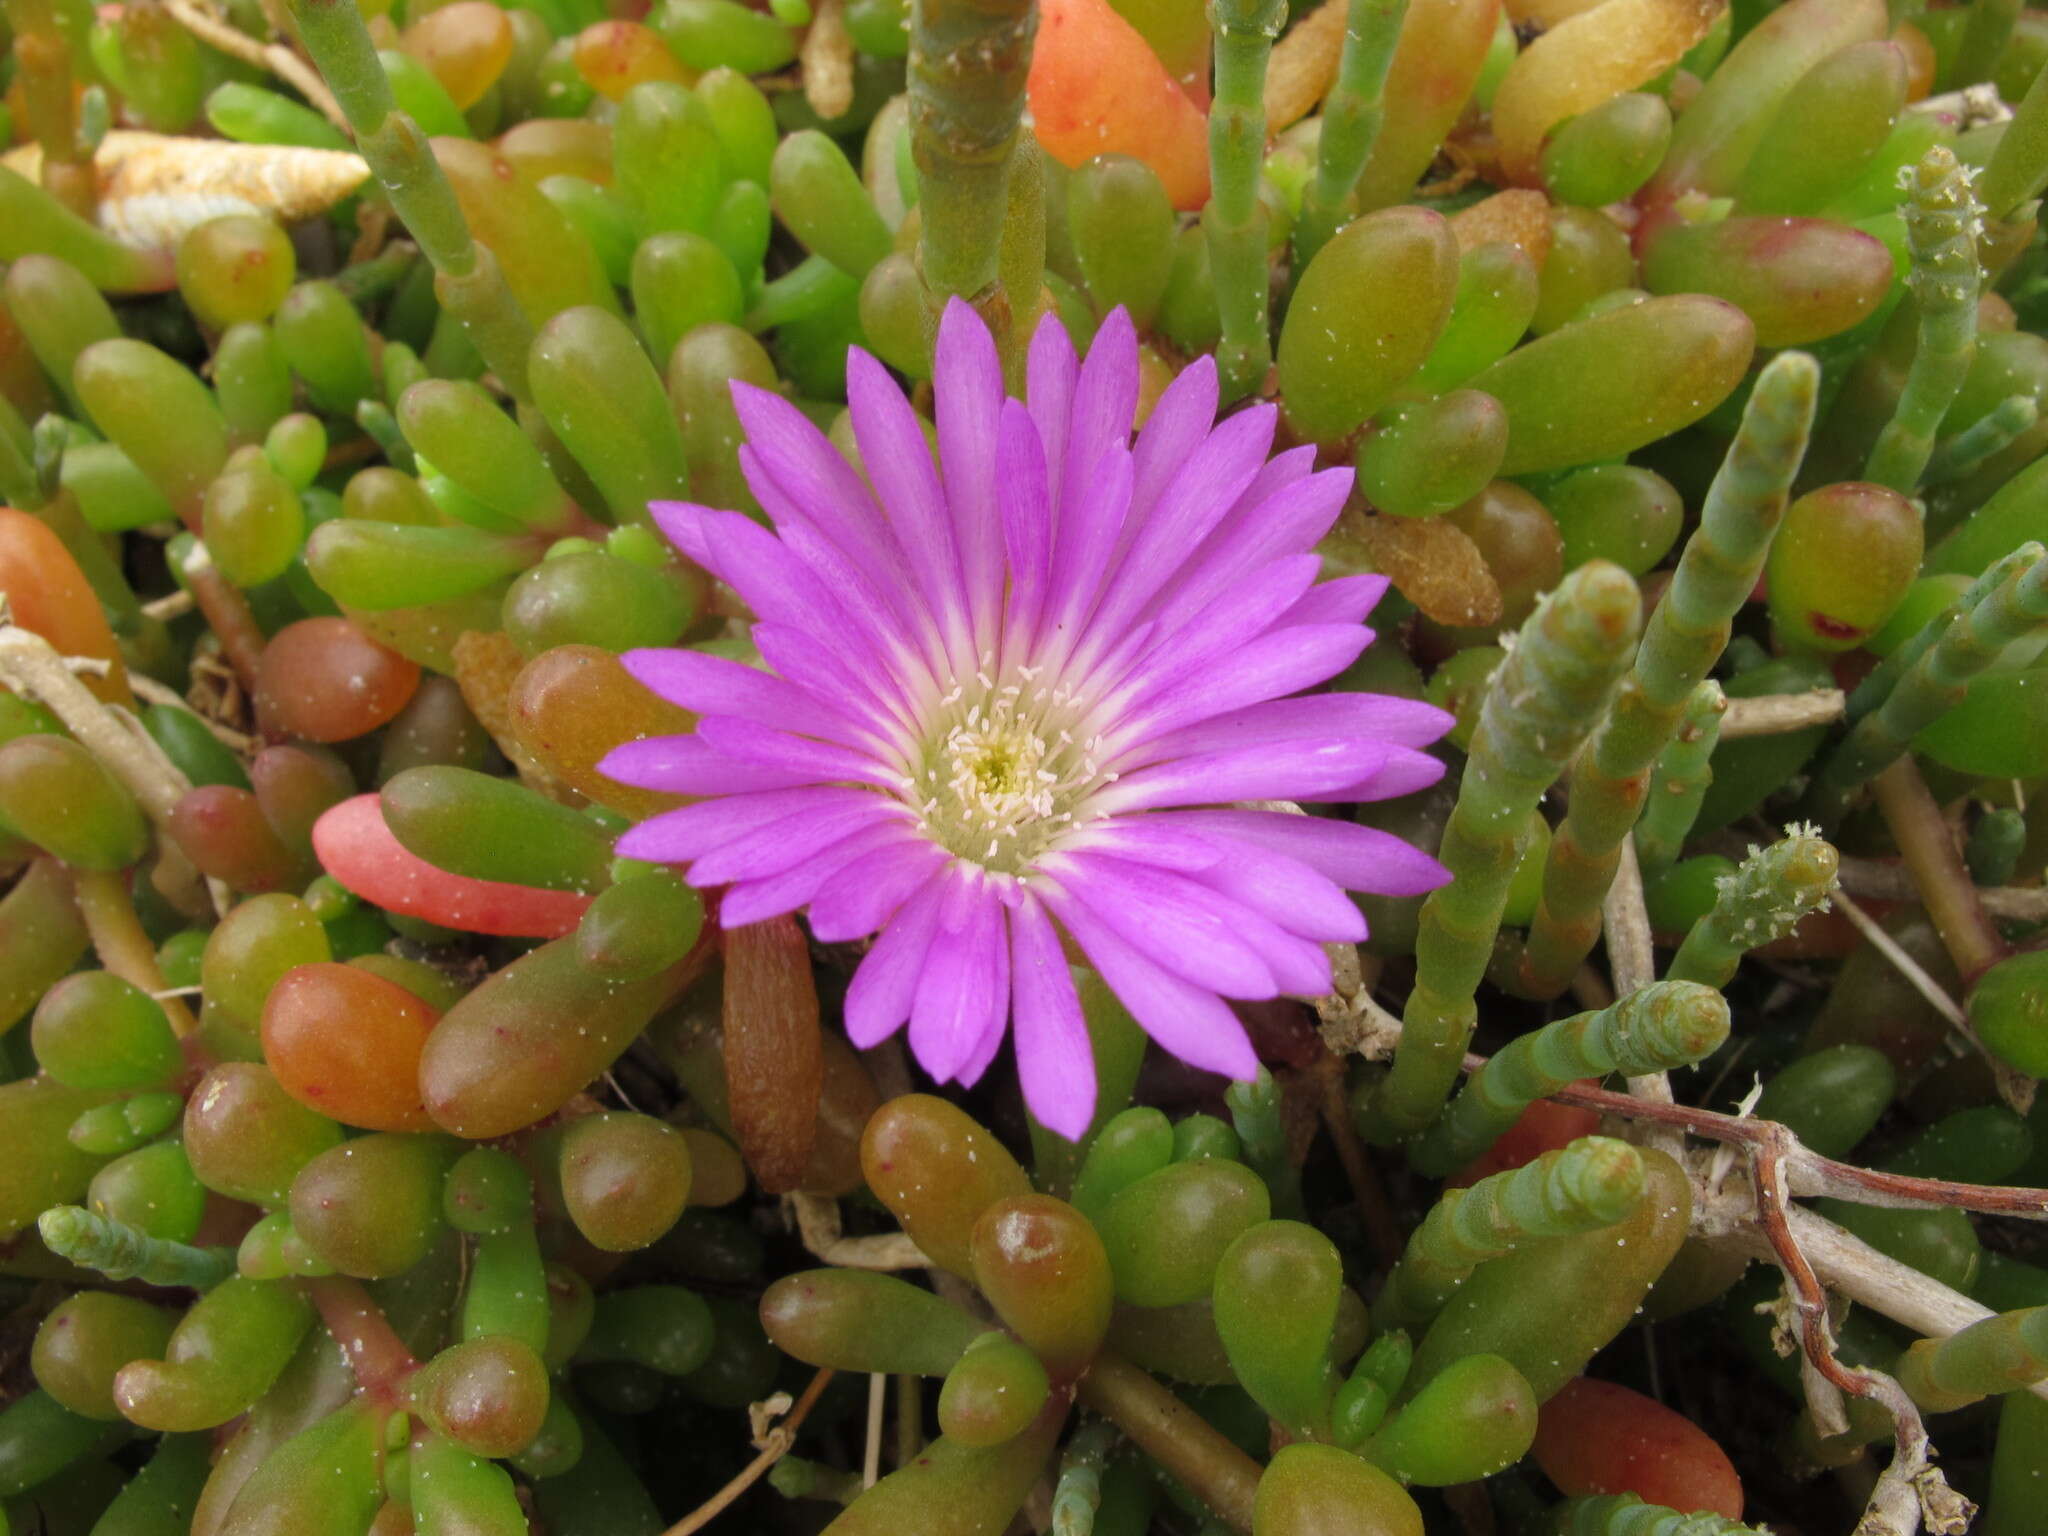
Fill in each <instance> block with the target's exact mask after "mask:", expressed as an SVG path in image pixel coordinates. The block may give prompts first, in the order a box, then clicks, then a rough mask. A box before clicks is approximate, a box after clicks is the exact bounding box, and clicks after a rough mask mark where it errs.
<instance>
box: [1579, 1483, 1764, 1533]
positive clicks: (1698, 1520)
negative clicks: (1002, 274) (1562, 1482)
mask: <svg viewBox="0 0 2048 1536" xmlns="http://www.w3.org/2000/svg"><path fill="white" fill-rule="evenodd" d="M1554 1518H1555V1523H1554V1524H1553V1525H1552V1526H1551V1529H1552V1530H1554V1531H1556V1532H1557V1536H1768V1533H1767V1532H1765V1531H1763V1530H1761V1529H1759V1528H1758V1527H1756V1526H1753V1525H1744V1524H1743V1523H1742V1522H1741V1521H1739V1520H1730V1519H1727V1518H1726V1517H1724V1516H1721V1515H1717V1514H1714V1513H1712V1512H1711V1511H1708V1510H1701V1511H1700V1512H1699V1513H1697V1514H1690V1515H1689V1514H1683V1513H1681V1512H1680V1511H1678V1510H1675V1509H1665V1508H1664V1507H1663V1506H1662V1505H1659V1504H1645V1503H1644V1502H1643V1501H1642V1499H1641V1498H1639V1497H1638V1496H1637V1495H1635V1494H1633V1493H1607V1494H1599V1495H1597V1496H1594V1497H1591V1498H1581V1499H1567V1500H1565V1502H1564V1503H1562V1504H1560V1505H1559V1506H1558V1507H1557V1514H1556V1516H1555V1517H1554Z"/></svg>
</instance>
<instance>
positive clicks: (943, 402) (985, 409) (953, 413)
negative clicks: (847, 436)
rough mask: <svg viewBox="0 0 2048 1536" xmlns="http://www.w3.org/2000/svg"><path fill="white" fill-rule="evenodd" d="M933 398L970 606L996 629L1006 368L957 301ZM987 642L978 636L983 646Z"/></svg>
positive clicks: (945, 322) (949, 312)
mask: <svg viewBox="0 0 2048 1536" xmlns="http://www.w3.org/2000/svg"><path fill="white" fill-rule="evenodd" d="M932 385H933V390H932V400H933V406H934V409H935V412H936V417H937V422H936V424H937V426H938V429H939V466H940V469H941V472H942V475H943V479H944V483H945V487H946V503H947V509H948V511H950V512H951V514H952V518H953V537H954V539H955V541H956V542H957V544H958V546H959V549H960V572H961V575H962V577H963V578H964V580H965V582H966V591H967V608H968V612H969V614H970V615H971V616H972V617H973V618H974V619H975V620H976V621H978V622H985V623H987V625H988V626H989V627H990V629H991V630H992V629H993V626H994V621H995V619H996V616H997V611H998V609H999V607H1000V604H1001V602H1002V581H1003V544H1002V538H1003V535H1002V525H1001V522H1000V520H999V518H998V517H997V514H996V506H995V499H996V498H995V464H996V423H997V421H998V419H999V418H1000V416H1001V413H1002V407H1003V369H1002V364H1001V362H1000V361H999V360H998V359H997V357H996V344H995V340H994V338H992V337H991V336H990V335H989V333H988V327H987V326H985V325H983V324H982V323H981V317H980V316H979V315H977V314H975V312H974V311H973V310H972V309H970V308H968V307H967V305H965V304H964V303H962V302H961V301H960V300H958V299H952V300H949V301H948V303H947V305H946V311H945V313H944V315H942V316H941V317H940V319H939V337H938V344H937V346H936V348H935V349H934V351H933V354H932ZM980 638H981V637H977V643H979V641H980Z"/></svg>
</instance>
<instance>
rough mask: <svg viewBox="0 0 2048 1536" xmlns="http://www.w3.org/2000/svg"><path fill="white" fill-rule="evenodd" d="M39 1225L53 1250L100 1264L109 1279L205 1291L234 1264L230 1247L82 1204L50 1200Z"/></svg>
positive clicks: (231, 1270) (91, 1264)
mask: <svg viewBox="0 0 2048 1536" xmlns="http://www.w3.org/2000/svg"><path fill="white" fill-rule="evenodd" d="M36 1230H37V1231H38V1232H40V1233H41V1234H42V1238H43V1246H44V1247H46V1248H48V1249H49V1250H50V1252H52V1253H54V1254H57V1255H58V1256H59V1257H61V1258H66V1259H69V1260H70V1261H71V1262H72V1263H73V1264H76V1265H78V1266H79V1267H81V1268H83V1269H96V1270H98V1271H99V1272H100V1273H101V1274H103V1275H105V1276H106V1277H107V1278H108V1279H109V1280H140V1281H141V1282H142V1283H143V1284H144V1285H160V1286H164V1287H166V1288H173V1287H177V1288H189V1289H191V1290H195V1291H204V1290H208V1289H211V1288H212V1287H213V1286H216V1285H218V1284H220V1282H221V1281H223V1280H225V1279H226V1278H227V1277H228V1276H229V1275H231V1274H233V1273H234V1270H235V1256H234V1253H233V1252H232V1251H231V1250H229V1249H226V1248H194V1247H193V1246H192V1245H191V1244H189V1243H174V1242H170V1241H168V1240H166V1239H164V1238H160V1237H151V1236H150V1235H149V1234H148V1233H147V1232H143V1231H140V1230H139V1229H137V1228H135V1227H131V1226H129V1225H128V1223H127V1222H125V1221H115V1220H113V1219H111V1218H110V1217H106V1216H96V1215H94V1214H93V1213H92V1212H91V1211H88V1210H87V1209H86V1208H85V1207H84V1206H82V1205H53V1206H51V1207H50V1208H49V1209H48V1210H47V1211H45V1212H43V1214H42V1216H41V1217H40V1218H39V1219H38V1220H37V1222H36Z"/></svg>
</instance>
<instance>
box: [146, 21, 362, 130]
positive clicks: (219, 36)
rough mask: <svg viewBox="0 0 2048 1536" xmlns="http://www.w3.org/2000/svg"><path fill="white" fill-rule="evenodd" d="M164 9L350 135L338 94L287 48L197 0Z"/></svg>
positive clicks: (202, 37)
mask: <svg viewBox="0 0 2048 1536" xmlns="http://www.w3.org/2000/svg"><path fill="white" fill-rule="evenodd" d="M164 9H165V10H167V11H169V12H170V13H171V19H172V20H174V21H176V22H177V23H178V25H179V26H181V27H183V28H184V29H185V30H186V31H187V32H190V33H191V34H192V35H193V36H194V37H196V38H198V39H199V41H201V42H202V43H204V44H206V46H207V47H209V48H213V49H217V50H218V51H220V52H221V53H224V54H226V55H228V57H230V58H234V59H240V60H241V61H242V62H243V63H244V64H248V65H252V66H253V67H255V68H257V69H262V70H268V71H269V72H270V73H271V74H273V75H276V76H277V77H278V78H279V79H280V80H282V81H284V82H285V84H287V85H289V86H290V87H291V88H292V89H293V90H295V91H297V92H298V93H299V94H300V95H301V96H303V97H305V98H306V100H307V101H308V102H310V103H312V105H313V107H314V108H315V109H316V110H317V111H318V112H319V113H320V115H321V116H322V117H324V118H326V119H327V121H329V122H330V123H332V124H334V126H335V127H337V128H339V129H340V130H341V131H342V133H343V134H344V135H348V134H349V126H348V118H347V117H346V116H344V115H343V113H342V110H341V104H340V103H339V102H337V101H336V100H335V99H334V93H333V92H332V91H330V90H328V89H327V82H326V81H324V80H322V79H321V78H320V72H319V71H318V70H316V69H314V68H313V66H312V65H310V64H308V63H307V62H306V61H305V60H304V59H302V58H300V57H299V55H298V54H297V53H295V52H293V51H292V50H291V49H290V48H289V47H287V46H286V45H285V44H283V43H261V42H258V41H257V40H256V39H255V38H253V37H251V36H249V35H248V33H246V32H240V31H237V30H236V29H235V28H234V27H231V26H229V25H228V24H227V23H226V22H225V21H222V20H221V19H220V18H219V17H218V16H215V15H213V14H212V13H211V12H209V11H206V10H203V9H201V8H200V6H199V5H198V4H197V3H196V0H164Z"/></svg>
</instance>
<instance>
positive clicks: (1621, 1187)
mask: <svg viewBox="0 0 2048 1536" xmlns="http://www.w3.org/2000/svg"><path fill="white" fill-rule="evenodd" d="M1642 1198H1643V1159H1642V1156H1641V1154H1639V1153H1638V1152H1637V1151H1636V1149H1635V1148H1634V1147H1632V1146H1630V1145H1629V1144H1628V1143H1627V1142H1625V1141H1616V1140H1615V1139H1614V1138H1612V1137H1610V1136H1582V1137H1580V1138H1579V1139H1578V1140H1577V1141H1575V1142H1573V1143H1572V1144H1571V1145H1570V1146H1566V1147H1559V1148H1557V1149H1555V1150H1553V1151H1550V1152H1545V1153H1544V1154H1543V1155H1542V1156H1541V1157H1539V1158H1537V1159H1536V1160H1535V1161H1533V1162H1529V1163H1524V1164H1523V1165H1522V1166H1521V1167H1520V1168H1514V1169H1510V1170H1509V1171H1508V1172H1506V1173H1496V1174H1492V1175H1490V1176H1489V1177H1487V1178H1484V1179H1481V1180H1480V1181H1479V1182H1478V1183H1476V1184H1474V1185H1473V1186H1472V1187H1471V1188H1470V1189H1452V1190H1446V1191H1445V1192H1444V1194H1443V1197H1442V1198H1441V1199H1439V1200H1438V1201H1437V1203H1436V1204H1435V1206H1434V1207H1432V1208H1431V1210H1430V1213H1429V1214H1428V1215H1427V1216H1425V1217H1424V1218H1423V1221H1422V1225H1421V1226H1419V1227H1417V1228H1416V1229H1415V1231H1414V1233H1413V1235H1412V1236H1410V1237H1409V1239H1408V1247H1407V1250H1406V1251H1405V1252H1404V1253H1403V1254H1402V1255H1401V1260H1400V1262H1399V1263H1397V1264H1396V1265H1395V1266H1394V1269H1393V1273H1391V1274H1390V1275H1388V1276H1387V1283H1386V1285H1385V1286H1384V1287H1383V1288H1382V1289H1381V1291H1380V1294H1379V1297H1378V1299H1377V1300H1375V1301H1374V1302H1373V1306H1372V1320H1373V1327H1374V1328H1376V1329H1378V1330H1381V1331H1385V1330H1387V1329H1391V1328H1405V1329H1408V1330H1410V1331H1413V1330H1415V1329H1418V1328H1420V1327H1421V1325H1422V1324H1424V1323H1426V1322H1428V1321H1429V1320H1430V1319H1431V1318H1432V1317H1434V1316H1436V1314H1437V1313H1438V1312H1439V1311H1441V1310H1442V1309H1443V1305H1444V1303H1445V1302H1447V1301H1449V1300H1450V1299H1451V1294H1452V1292H1454V1291H1456V1290H1457V1288H1458V1287H1459V1286H1460V1285H1463V1284H1464V1283H1465V1278H1466V1276H1468V1275H1470V1274H1471V1273H1472V1271H1473V1270H1474V1269H1476V1268H1478V1267H1479V1266H1480V1265H1481V1264H1483V1263H1485V1262H1486V1261H1487V1260H1488V1259H1497V1258H1499V1257H1501V1256H1502V1255H1503V1254H1507V1253H1512V1252H1514V1250H1515V1249H1516V1248H1518V1247H1520V1246H1521V1245H1522V1244H1523V1243H1525V1242H1527V1241H1528V1240H1529V1239H1530V1238H1532V1237H1560V1236H1563V1235H1565V1234H1566V1233H1571V1232H1590V1231H1593V1230H1595V1229H1597V1228H1600V1227H1611V1226H1613V1225H1614V1223H1616V1222H1617V1221H1620V1220H1621V1219H1622V1218H1623V1217H1625V1216H1627V1215H1628V1214H1629V1213H1630V1212H1631V1211H1633V1210H1634V1209H1635V1208H1636V1206H1637V1205H1639V1204H1640V1203H1641V1202H1642Z"/></svg>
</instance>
